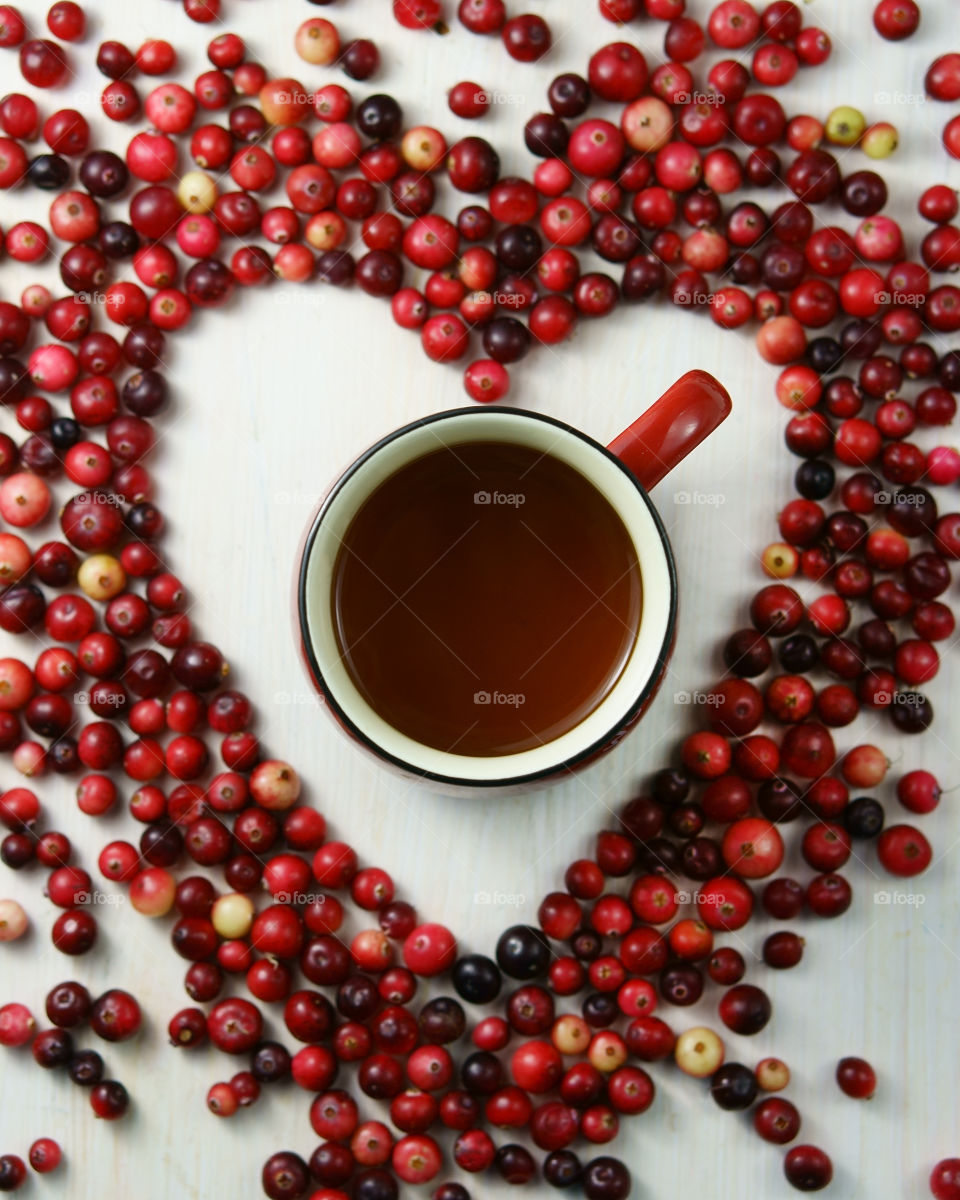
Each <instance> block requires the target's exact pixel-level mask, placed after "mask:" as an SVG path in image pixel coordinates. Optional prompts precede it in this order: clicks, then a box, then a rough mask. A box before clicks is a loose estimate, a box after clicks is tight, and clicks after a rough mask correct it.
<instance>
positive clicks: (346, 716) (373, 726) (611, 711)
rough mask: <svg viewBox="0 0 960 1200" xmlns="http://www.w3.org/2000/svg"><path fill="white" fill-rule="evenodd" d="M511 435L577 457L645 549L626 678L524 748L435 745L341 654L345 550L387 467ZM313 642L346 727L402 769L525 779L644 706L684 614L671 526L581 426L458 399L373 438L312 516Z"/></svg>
mask: <svg viewBox="0 0 960 1200" xmlns="http://www.w3.org/2000/svg"><path fill="white" fill-rule="evenodd" d="M472 441H504V442H512V443H516V444H519V445H523V446H530V447H533V448H534V449H537V450H540V451H542V452H543V453H544V454H551V455H553V456H554V457H555V458H558V459H560V460H561V461H562V462H565V463H567V464H568V465H570V466H572V467H573V468H574V469H576V470H577V471H579V472H580V473H581V474H582V475H584V476H585V477H586V478H587V479H589V480H590V481H591V483H592V484H593V485H594V487H596V488H597V490H598V491H599V492H600V493H601V494H602V495H603V496H604V497H606V499H607V500H608V501H609V503H610V504H611V505H612V507H613V508H614V510H615V511H616V512H617V513H619V515H620V517H621V519H622V521H623V523H624V525H625V526H626V528H627V531H628V532H629V534H630V537H631V538H632V540H633V543H634V547H635V549H636V554H637V559H638V561H639V563H640V573H641V578H642V584H643V609H642V615H641V620H640V629H639V632H638V635H637V639H636V641H635V643H634V646H633V650H632V651H631V654H630V657H629V659H628V660H627V663H626V665H625V666H624V668H623V670H622V672H621V674H620V676H619V678H618V679H617V681H616V683H615V684H614V686H613V687H612V688H611V690H610V691H609V692H608V693H607V695H606V696H605V697H604V699H603V700H602V701H601V702H600V704H599V705H598V706H597V707H596V708H595V709H594V710H593V712H591V713H590V714H589V715H588V716H587V717H586V718H585V719H584V720H583V721H581V722H580V723H579V724H578V725H577V726H575V727H574V728H573V729H571V730H569V731H568V732H567V733H565V734H562V735H561V736H560V737H558V738H554V739H553V740H552V741H549V742H545V743H544V744H543V745H541V746H537V747H535V748H533V749H530V750H523V751H520V752H518V753H515V754H505V755H492V756H488V757H482V756H468V755H462V754H456V753H451V752H448V751H443V750H438V749H435V748H434V747H431V746H425V745H423V744H422V743H420V742H417V741H416V740H414V739H413V738H410V737H408V736H407V735H406V734H403V733H401V732H400V731H399V730H397V729H395V728H394V727H393V726H392V725H390V724H389V723H388V722H387V721H385V720H384V719H383V718H382V717H381V716H380V715H379V714H378V713H377V712H376V711H375V710H374V709H373V708H372V707H371V706H370V705H369V704H368V703H367V701H366V700H365V699H364V697H363V696H362V695H361V694H360V692H359V691H358V690H357V688H356V686H355V684H354V682H353V680H352V679H351V677H350V674H349V672H348V671H347V669H346V666H345V665H344V663H343V660H342V657H341V655H340V650H339V646H338V643H337V638H336V633H335V631H334V623H333V616H332V610H331V588H332V580H333V571H334V566H335V563H336V559H337V554H338V552H339V550H340V547H341V545H342V542H343V538H344V536H345V535H346V532H347V529H348V528H349V526H350V523H351V521H352V520H353V518H354V516H355V515H356V513H357V512H358V510H359V509H360V507H361V506H362V505H363V503H364V501H365V500H366V499H367V497H368V496H370V495H371V494H372V493H373V492H374V491H375V490H376V489H377V488H378V487H379V486H380V484H382V483H383V482H384V481H385V480H386V479H387V478H389V477H390V476H391V475H393V474H394V472H396V471H397V470H399V469H400V468H401V467H403V466H405V465H406V464H407V463H410V462H413V461H415V460H416V459H418V458H421V457H423V456H424V455H426V454H429V453H430V452H431V451H434V450H437V449H438V448H440V447H444V446H455V445H457V444H458V443H462V442H472ZM297 592H298V594H297V599H298V612H299V619H300V627H301V637H302V640H303V649H304V653H305V654H306V657H307V659H308V662H309V665H310V669H311V672H312V673H313V675H314V680H315V682H316V683H317V685H318V686H319V687H320V689H321V690H322V692H323V693H324V696H325V698H326V701H327V703H329V704H330V706H331V707H332V708H333V710H334V712H335V713H336V714H337V716H338V717H339V718H340V719H341V721H343V722H344V723H345V724H346V725H347V727H348V728H349V729H350V730H351V731H352V732H353V733H354V734H355V735H356V736H357V737H358V738H359V739H360V740H361V741H362V742H363V743H365V744H366V745H367V746H368V747H370V748H371V749H372V750H373V751H375V752H376V753H377V754H379V755H380V757H382V758H385V759H387V760H388V761H390V762H392V763H394V764H395V765H396V766H399V767H400V768H401V769H403V770H406V771H410V772H413V773H415V774H418V775H422V776H425V777H428V778H430V779H434V780H438V781H441V782H444V783H450V784H453V785H457V786H461V785H468V786H470V785H477V786H480V787H483V786H488V787H489V786H497V785H499V786H502V785H504V784H519V783H523V782H528V781H532V780H535V779H537V778H540V777H546V776H549V775H552V774H554V773H555V772H556V771H557V770H558V769H563V768H564V767H571V768H572V767H573V766H574V765H575V764H576V763H578V762H580V761H582V760H583V759H586V758H589V757H590V756H591V755H593V754H594V753H596V752H597V751H598V750H600V749H601V748H602V747H604V746H605V745H606V744H607V743H608V742H609V740H610V738H611V737H612V736H613V735H614V734H615V733H616V732H617V731H618V730H620V729H621V728H622V727H623V726H624V725H625V724H627V723H629V722H630V720H631V718H632V717H633V716H634V715H635V714H636V713H637V712H638V711H639V710H640V708H641V707H642V706H643V704H644V703H645V702H646V700H647V698H648V696H649V694H650V692H651V691H652V689H653V687H654V686H655V684H656V682H657V680H658V678H659V676H660V673H661V671H662V669H663V667H664V665H665V663H666V660H667V657H668V655H669V650H670V645H671V642H672V640H673V631H674V623H675V618H676V602H677V601H676V576H675V570H674V563H673V556H672V553H671V551H670V545H669V542H668V540H667V535H666V532H665V530H664V528H663V525H662V523H661V521H660V518H659V516H658V515H657V512H656V510H655V509H654V507H653V504H652V503H651V501H650V499H649V497H648V496H647V494H646V492H645V491H644V490H643V488H642V487H641V486H640V484H639V483H638V482H637V480H636V478H635V477H634V476H633V475H632V474H631V473H630V471H629V470H628V469H627V467H625V466H624V464H623V463H622V462H620V460H619V459H618V458H616V457H615V456H614V455H612V454H611V453H610V452H609V451H608V450H606V449H605V448H604V447H603V446H601V445H600V444H599V443H597V442H594V441H593V440H592V439H591V438H589V437H587V436H586V435H585V434H582V433H580V432H579V431H578V430H576V429H573V428H571V427H570V426H568V425H565V424H564V423H563V422H560V421H557V420H556V419H554V418H552V417H545V416H542V415H540V414H537V413H529V412H526V411H523V410H520V409H508V408H495V409H494V408H489V409H454V410H452V411H450V412H444V413H438V414H436V415H435V416H432V417H427V418H424V419H423V420H422V421H417V422H415V423H414V424H412V425H407V426H404V427H403V428H402V429H398V430H397V431H396V432H395V433H393V434H391V435H389V436H388V437H386V438H384V439H383V440H382V441H381V442H379V443H377V444H376V445H375V446H373V447H371V449H369V450H368V451H367V452H366V453H365V454H364V455H363V456H361V457H360V458H359V459H357V461H356V462H355V463H354V464H353V465H352V466H351V467H350V468H348V470H347V471H346V472H345V473H344V474H343V475H342V476H341V478H340V479H339V480H338V482H337V483H336V484H335V485H334V487H333V488H332V489H331V491H330V492H329V493H328V495H327V497H326V499H325V500H324V502H323V504H322V505H321V507H320V510H319V512H318V513H317V515H316V517H315V518H314V520H313V523H312V526H311V528H310V530H309V532H308V534H307V538H306V541H305V544H304V549H303V557H302V559H301V564H300V572H299V579H298V589H297Z"/></svg>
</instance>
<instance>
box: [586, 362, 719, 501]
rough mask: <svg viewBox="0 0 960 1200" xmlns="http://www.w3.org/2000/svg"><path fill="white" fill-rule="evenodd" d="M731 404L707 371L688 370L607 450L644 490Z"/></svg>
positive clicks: (707, 431)
mask: <svg viewBox="0 0 960 1200" xmlns="http://www.w3.org/2000/svg"><path fill="white" fill-rule="evenodd" d="M732 407H733V406H732V404H731V403H730V396H729V393H728V392H727V389H726V388H725V387H724V386H723V384H722V383H720V382H719V381H718V380H716V379H714V377H713V376H712V375H710V374H708V373H707V372H706V371H688V372H687V373H686V375H683V376H681V377H680V378H679V379H678V380H677V382H676V383H674V384H672V385H671V386H670V387H668V388H667V390H666V391H665V392H664V393H663V395H662V396H661V397H660V399H659V400H657V401H655V402H654V403H653V404H651V405H650V407H649V408H648V409H647V411H646V412H645V413H643V414H642V415H641V416H639V417H637V419H636V420H635V421H634V423H633V424H632V425H630V426H629V427H628V428H627V429H625V430H624V431H623V433H621V434H620V435H619V436H618V437H615V438H614V439H613V441H612V442H611V443H610V445H609V446H608V447H607V449H608V450H609V451H610V452H611V453H612V454H615V455H616V456H617V458H619V459H620V461H621V462H622V463H624V465H625V466H627V467H628V468H629V469H630V471H631V473H632V474H633V475H635V476H636V477H637V479H638V480H639V481H640V483H641V484H642V485H643V487H644V488H645V490H646V491H648V492H649V491H650V490H651V488H654V487H656V485H657V484H658V483H659V482H660V480H661V479H662V478H663V477H664V475H666V474H667V473H668V472H669V471H672V470H673V468H674V467H675V466H676V465H677V463H679V462H681V461H682V460H683V459H684V458H686V457H687V455H688V454H689V453H690V451H691V450H694V449H695V448H696V447H697V446H699V445H700V443H701V442H702V441H703V439H704V438H705V437H706V436H707V435H708V434H710V433H713V431H714V430H715V429H716V428H717V426H718V425H720V424H721V422H723V421H725V420H726V418H727V417H728V416H729V414H730V410H731V408H732Z"/></svg>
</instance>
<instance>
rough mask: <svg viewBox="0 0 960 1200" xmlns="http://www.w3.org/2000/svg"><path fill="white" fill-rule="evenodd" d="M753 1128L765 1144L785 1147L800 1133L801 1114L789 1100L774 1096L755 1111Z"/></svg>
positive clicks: (764, 1101)
mask: <svg viewBox="0 0 960 1200" xmlns="http://www.w3.org/2000/svg"><path fill="white" fill-rule="evenodd" d="M753 1127H754V1129H756V1131H757V1133H758V1134H759V1135H760V1136H761V1137H762V1138H763V1140H764V1141H765V1142H773V1143H775V1144H776V1145H778V1146H783V1145H785V1144H786V1143H787V1142H792V1141H793V1139H794V1138H795V1137H796V1136H797V1134H798V1133H799V1132H800V1114H799V1112H797V1109H796V1106H795V1105H793V1104H791V1103H790V1101H789V1100H784V1099H782V1098H781V1097H779V1096H776V1097H773V1096H772V1097H770V1098H769V1099H767V1100H763V1101H761V1103H760V1104H758V1105H757V1107H756V1108H755V1109H754V1111H753Z"/></svg>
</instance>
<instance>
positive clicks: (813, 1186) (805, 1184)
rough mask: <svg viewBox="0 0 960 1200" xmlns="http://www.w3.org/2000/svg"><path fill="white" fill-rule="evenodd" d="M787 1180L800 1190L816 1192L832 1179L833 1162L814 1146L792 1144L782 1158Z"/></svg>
mask: <svg viewBox="0 0 960 1200" xmlns="http://www.w3.org/2000/svg"><path fill="white" fill-rule="evenodd" d="M783 1173H784V1175H785V1176H786V1178H787V1182H788V1183H789V1184H791V1185H792V1186H793V1187H795V1188H796V1189H797V1190H798V1191H801V1192H818V1191H820V1189H821V1188H825V1187H826V1186H827V1185H828V1184H829V1183H830V1181H831V1180H832V1179H833V1164H832V1163H831V1162H830V1159H829V1158H828V1157H827V1155H826V1154H824V1152H823V1151H822V1150H820V1149H818V1148H817V1147H816V1146H794V1147H793V1149H792V1150H789V1151H788V1152H787V1156H786V1158H785V1159H784V1160H783Z"/></svg>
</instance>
